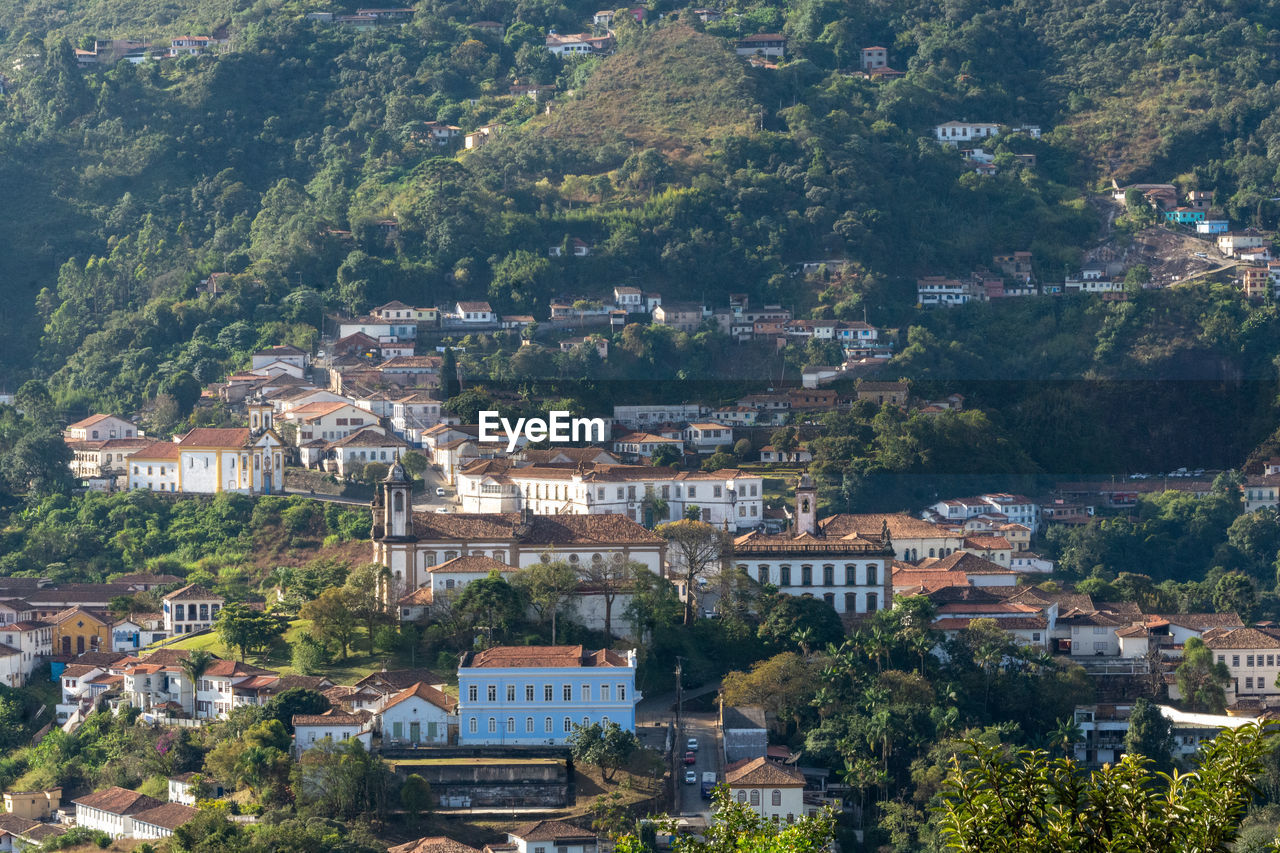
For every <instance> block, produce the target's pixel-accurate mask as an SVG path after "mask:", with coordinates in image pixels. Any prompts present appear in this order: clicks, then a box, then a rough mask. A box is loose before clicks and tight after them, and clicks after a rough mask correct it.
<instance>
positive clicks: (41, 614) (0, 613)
mask: <svg viewBox="0 0 1280 853" xmlns="http://www.w3.org/2000/svg"><path fill="white" fill-rule="evenodd" d="M153 590H156V591H165V590H172V591H171V592H169V593H168V594H167V595H165V596H164V597H163V598H162V609H163V612H159V613H130V614H127V615H120V616H113V615H112V614H111V603H112V600H113V599H119V598H120V597H122V596H124V597H127V596H132V595H134V594H135V593H138V592H148V591H153ZM221 607H222V599H221V598H219V597H217V596H214V595H212V594H210V593H208V592H207V591H205V590H202V589H200V588H199V587H194V586H182V579H181V578H179V577H176V576H174V575H156V574H149V573H141V574H130V575H123V576H121V577H119V578H117V579H116V580H115V581H113V582H111V583H105V584H92V583H74V584H55V583H52V582H50V581H49V580H48V579H45V578H4V579H3V580H2V581H0V683H2V684H4V685H6V686H8V687H22V686H23V685H25V684H26V683H27V681H28V680H29V679H30V678H31V674H32V672H34V671H35V669H36V668H37V667H38V666H40V665H41V664H44V663H52V664H53V665H54V668H55V670H56V669H57V668H58V667H60V666H61V665H63V664H65V663H66V662H67V661H69V660H71V659H72V658H73V657H75V656H77V655H80V654H84V653H98V652H120V653H126V652H131V651H136V650H137V649H140V648H144V647H146V646H148V645H150V644H151V643H153V642H156V641H158V640H163V639H165V638H166V637H171V636H174V635H176V634H184V633H189V632H191V631H195V630H203V629H204V628H208V627H209V626H210V625H211V624H212V622H213V617H215V616H216V615H217V613H218V610H219V609H220V608H221Z"/></svg>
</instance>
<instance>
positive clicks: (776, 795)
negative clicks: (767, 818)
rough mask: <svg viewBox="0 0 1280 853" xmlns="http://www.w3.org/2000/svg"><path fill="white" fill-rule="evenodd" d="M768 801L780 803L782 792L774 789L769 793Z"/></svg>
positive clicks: (778, 804) (775, 803) (777, 804)
mask: <svg viewBox="0 0 1280 853" xmlns="http://www.w3.org/2000/svg"><path fill="white" fill-rule="evenodd" d="M769 802H770V803H772V804H773V805H775V806H780V805H782V792H781V791H778V790H774V792H773V793H772V794H770V795H769Z"/></svg>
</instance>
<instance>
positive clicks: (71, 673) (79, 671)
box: [62, 663, 101, 678]
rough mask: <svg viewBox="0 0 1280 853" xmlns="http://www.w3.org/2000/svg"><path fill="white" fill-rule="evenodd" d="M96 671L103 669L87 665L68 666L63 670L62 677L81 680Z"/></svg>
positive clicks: (74, 664)
mask: <svg viewBox="0 0 1280 853" xmlns="http://www.w3.org/2000/svg"><path fill="white" fill-rule="evenodd" d="M96 669H101V667H97V666H90V665H89V664H85V663H73V664H68V665H67V667H66V668H65V669H63V670H62V677H63V678H80V677H81V676H83V675H88V674H89V673H91V672H93V671H94V670H96Z"/></svg>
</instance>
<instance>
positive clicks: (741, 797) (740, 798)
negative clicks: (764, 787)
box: [738, 791, 747, 803]
mask: <svg viewBox="0 0 1280 853" xmlns="http://www.w3.org/2000/svg"><path fill="white" fill-rule="evenodd" d="M746 801H747V792H746V791H739V792H738V802H740V803H745V802H746Z"/></svg>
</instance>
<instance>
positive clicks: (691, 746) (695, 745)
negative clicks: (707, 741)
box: [685, 737, 698, 752]
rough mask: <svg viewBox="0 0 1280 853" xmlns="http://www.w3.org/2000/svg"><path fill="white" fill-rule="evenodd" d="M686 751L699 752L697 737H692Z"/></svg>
mask: <svg viewBox="0 0 1280 853" xmlns="http://www.w3.org/2000/svg"><path fill="white" fill-rule="evenodd" d="M685 749H687V750H689V751H690V752H697V751H698V739H697V738H696V737H691V738H689V742H688V743H687V744H685Z"/></svg>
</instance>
